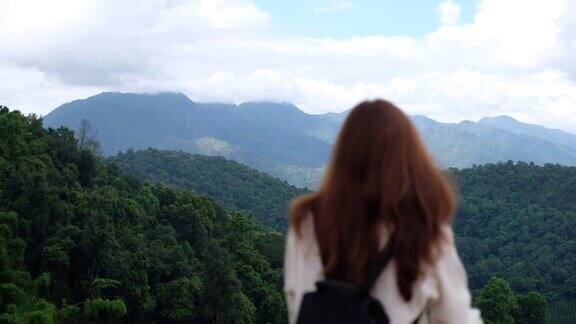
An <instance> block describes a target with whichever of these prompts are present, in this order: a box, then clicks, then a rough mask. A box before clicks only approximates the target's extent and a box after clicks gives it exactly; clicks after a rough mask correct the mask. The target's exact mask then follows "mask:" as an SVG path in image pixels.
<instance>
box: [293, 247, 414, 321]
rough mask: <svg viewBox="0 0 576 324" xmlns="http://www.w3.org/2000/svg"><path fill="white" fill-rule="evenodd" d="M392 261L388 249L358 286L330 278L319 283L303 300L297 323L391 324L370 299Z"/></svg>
mask: <svg viewBox="0 0 576 324" xmlns="http://www.w3.org/2000/svg"><path fill="white" fill-rule="evenodd" d="M389 260H390V250H389V249H388V248H385V249H384V250H382V251H381V252H380V253H379V254H378V257H377V258H376V259H375V260H374V261H373V262H372V263H371V264H369V265H368V266H367V267H366V272H365V275H364V281H363V282H362V283H361V284H360V285H358V286H356V285H353V284H350V283H346V282H342V281H337V280H333V279H330V278H326V279H325V280H322V281H318V282H317V283H316V291H313V292H309V293H307V294H305V295H304V297H303V298H302V303H301V304H300V312H299V313H298V320H297V323H298V324H324V323H326V324H328V323H329V324H347V323H369V324H376V323H378V324H381V323H382V324H388V322H389V321H388V315H387V314H386V312H385V311H384V307H383V306H382V304H381V303H380V302H379V301H378V300H376V299H374V298H373V297H372V296H370V290H371V289H372V286H373V285H374V283H375V282H376V280H377V279H378V277H379V276H380V273H381V272H382V271H383V270H384V268H385V267H386V265H387V264H388V261H389ZM418 319H419V318H418ZM418 319H416V320H415V321H414V323H416V322H417V321H418Z"/></svg>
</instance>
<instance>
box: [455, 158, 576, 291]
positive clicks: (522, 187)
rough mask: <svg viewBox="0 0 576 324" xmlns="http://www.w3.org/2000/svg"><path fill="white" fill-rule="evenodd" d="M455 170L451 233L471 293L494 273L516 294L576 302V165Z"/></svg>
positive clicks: (512, 166)
mask: <svg viewBox="0 0 576 324" xmlns="http://www.w3.org/2000/svg"><path fill="white" fill-rule="evenodd" d="M454 172H455V174H456V176H457V179H458V182H459V185H460V188H461V195H462V205H461V209H460V212H459V214H458V216H457V217H456V219H455V226H454V230H455V233H456V236H457V239H458V240H457V243H458V248H459V251H460V254H461V256H462V259H463V262H464V264H465V265H466V268H467V270H468V276H469V279H470V284H471V286H472V288H474V289H478V288H480V287H482V286H483V285H484V284H485V283H486V282H487V281H488V280H489V279H490V277H491V276H494V275H498V276H501V277H503V278H505V279H506V280H507V281H509V282H510V284H511V286H512V287H513V289H514V290H515V291H517V292H520V293H526V292H529V291H538V292H540V293H543V294H544V295H545V296H547V297H548V298H549V299H550V300H551V301H559V300H561V301H572V302H574V301H576V168H575V167H565V166H560V165H546V166H543V167H540V166H536V165H534V164H528V163H523V162H519V163H516V164H514V163H512V162H508V163H500V164H488V165H484V166H476V167H473V168H470V169H463V170H454Z"/></svg>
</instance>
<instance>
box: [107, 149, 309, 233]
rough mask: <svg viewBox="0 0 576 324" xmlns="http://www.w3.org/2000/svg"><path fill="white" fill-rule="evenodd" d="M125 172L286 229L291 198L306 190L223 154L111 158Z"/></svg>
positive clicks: (154, 153)
mask: <svg viewBox="0 0 576 324" xmlns="http://www.w3.org/2000/svg"><path fill="white" fill-rule="evenodd" d="M109 161H110V162H112V163H114V164H116V165H118V167H119V169H120V170H122V172H124V173H126V174H129V175H131V176H134V177H136V178H138V179H142V180H151V181H161V182H165V183H168V184H171V185H175V186H178V187H181V188H188V189H192V190H194V191H196V192H199V193H202V194H206V195H208V196H210V197H214V198H216V199H218V200H219V201H221V202H222V203H223V204H224V205H225V206H227V207H229V208H232V209H235V210H242V211H246V212H249V213H252V214H253V215H254V216H255V217H256V218H258V220H260V221H261V222H262V224H264V225H267V226H270V227H273V228H275V229H278V230H286V224H287V222H286V210H287V206H288V204H289V203H290V201H291V200H292V199H293V198H294V197H296V196H298V195H300V194H302V193H304V192H306V191H305V190H303V189H299V188H296V187H294V186H292V185H289V184H288V183H286V182H285V181H282V180H279V179H276V178H274V177H272V176H269V175H267V174H265V173H262V172H259V171H257V170H254V169H251V168H249V167H247V166H244V165H242V164H240V163H237V162H234V161H229V160H226V159H224V158H222V157H216V156H214V157H211V156H204V155H197V154H196V155H192V154H189V153H184V152H175V151H162V150H157V149H151V148H149V149H147V150H141V151H133V150H128V151H127V152H126V153H118V155H117V156H115V157H113V158H110V159H109Z"/></svg>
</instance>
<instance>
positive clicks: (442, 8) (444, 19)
mask: <svg viewBox="0 0 576 324" xmlns="http://www.w3.org/2000/svg"><path fill="white" fill-rule="evenodd" d="M436 12H438V13H439V14H440V22H441V23H442V25H456V24H458V23H459V22H460V6H459V5H457V4H456V3H455V2H454V1H452V0H446V1H444V2H441V3H440V4H439V5H438V7H437V8H436Z"/></svg>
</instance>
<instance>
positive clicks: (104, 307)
mask: <svg viewBox="0 0 576 324" xmlns="http://www.w3.org/2000/svg"><path fill="white" fill-rule="evenodd" d="M124 315H126V305H125V304H124V302H123V301H122V300H120V299H115V300H107V299H102V298H95V299H89V300H87V301H86V302H85V303H84V316H85V317H86V318H88V319H97V320H99V321H107V322H110V321H115V320H118V319H119V318H121V317H122V316H124Z"/></svg>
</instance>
